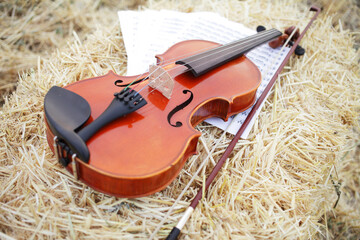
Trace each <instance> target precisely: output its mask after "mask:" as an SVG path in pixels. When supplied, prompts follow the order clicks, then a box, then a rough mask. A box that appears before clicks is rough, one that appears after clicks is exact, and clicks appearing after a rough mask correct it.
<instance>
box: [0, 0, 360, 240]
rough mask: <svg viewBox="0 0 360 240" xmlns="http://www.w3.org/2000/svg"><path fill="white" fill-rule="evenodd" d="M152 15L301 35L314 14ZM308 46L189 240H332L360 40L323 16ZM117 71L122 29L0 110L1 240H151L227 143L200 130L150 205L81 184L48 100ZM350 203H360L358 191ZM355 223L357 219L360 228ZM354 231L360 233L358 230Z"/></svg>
mask: <svg viewBox="0 0 360 240" xmlns="http://www.w3.org/2000/svg"><path fill="white" fill-rule="evenodd" d="M146 7H147V8H152V9H160V8H168V9H176V10H180V11H184V12H190V11H199V10H209V11H217V12H219V13H221V14H222V15H224V16H226V17H228V18H229V19H231V20H234V21H238V22H242V23H243V24H245V25H246V26H248V27H252V28H255V27H256V25H258V24H264V23H266V24H269V26H267V27H276V28H278V29H284V28H285V27H286V26H289V25H297V26H300V28H301V29H303V27H304V25H305V24H306V21H304V20H303V19H304V17H305V16H306V13H307V9H308V6H306V5H305V4H300V3H299V4H297V5H286V6H284V5H283V3H282V2H277V1H275V2H273V4H272V5H271V6H270V5H267V4H266V3H265V2H260V1H252V2H248V1H246V2H239V1H231V0H229V1H226V2H224V1H218V2H214V1H212V2H211V4H210V2H209V3H207V4H204V5H197V6H194V4H193V2H192V1H184V2H182V4H181V5H179V4H176V2H172V1H156V2H154V1H150V2H147V5H146ZM308 18H309V16H307V19H308ZM299 20H301V21H300V22H299ZM270 25H271V26H270ZM301 44H302V46H303V47H305V49H306V51H307V53H306V55H305V56H303V57H301V58H298V57H295V56H294V57H293V58H292V59H291V61H290V63H289V66H288V67H287V69H286V70H285V71H284V72H283V73H282V74H281V77H280V81H278V83H277V84H276V86H275V87H274V89H273V92H272V94H271V96H270V97H269V100H268V101H267V103H266V104H265V106H264V108H263V111H262V112H261V113H260V116H259V118H258V120H257V121H256V123H255V126H254V129H253V131H252V133H251V135H250V137H249V139H248V140H241V141H239V142H238V144H237V146H236V148H235V150H234V152H233V154H232V155H231V157H230V158H229V159H228V162H227V163H226V164H225V166H224V168H223V170H222V171H221V172H220V173H219V176H218V177H217V178H216V181H215V182H214V184H213V185H212V186H211V187H210V189H209V192H208V194H207V195H206V197H204V199H203V200H202V201H201V204H200V206H199V207H198V208H197V209H196V210H195V212H194V214H193V216H192V218H191V219H190V221H189V222H188V224H187V225H186V228H185V229H184V230H183V233H184V235H183V236H184V238H186V239H203V238H211V239H226V238H244V239H249V238H250V239H251V238H266V239H267V238H275V239H283V238H288V239H294V238H300V239H307V238H313V237H315V236H317V237H321V236H324V237H326V238H330V237H331V234H332V233H331V232H329V231H328V227H329V222H328V219H330V218H329V215H328V213H329V211H330V210H331V209H332V207H333V205H334V203H335V201H336V193H335V190H334V186H333V183H332V180H334V181H335V183H336V181H339V180H340V179H341V177H342V175H341V174H338V175H337V174H336V173H337V172H339V171H340V172H341V171H342V170H344V171H351V170H353V169H351V166H353V165H352V164H356V161H357V162H358V161H359V158H358V157H357V158H355V156H358V152H356V144H359V143H358V141H359V140H358V139H359V111H360V103H359V97H360V96H359V94H360V81H359V66H358V64H357V61H358V55H357V54H358V53H357V52H356V51H355V50H354V49H353V48H352V46H353V44H354V41H353V38H352V34H351V33H350V32H348V31H345V30H343V29H342V28H341V26H339V27H337V28H334V27H333V26H332V17H331V16H328V15H322V16H320V18H319V19H318V20H317V21H316V22H315V23H314V24H313V26H312V27H311V28H310V30H309V31H308V33H307V34H306V36H305V38H304V40H303V41H302V43H301ZM109 69H112V70H113V71H115V72H116V73H118V74H120V75H121V74H124V73H125V71H126V53H125V49H124V45H123V42H122V37H121V35H120V33H119V26H118V23H117V22H115V21H114V23H113V24H112V25H110V26H105V27H102V28H99V29H98V30H97V31H95V32H94V33H93V34H92V35H89V36H87V40H86V41H82V40H80V38H76V39H75V40H74V42H73V43H72V44H70V45H69V46H66V47H63V48H61V49H59V50H58V51H56V52H54V53H53V54H52V56H51V57H50V58H49V59H48V60H47V59H40V58H39V59H38V61H37V66H36V67H35V68H34V69H33V70H31V71H29V72H27V73H24V74H22V75H21V76H20V79H19V83H18V88H17V89H16V91H15V92H14V93H13V94H12V95H11V97H9V98H7V99H6V101H5V104H4V107H3V110H2V112H1V123H0V124H1V125H0V127H1V129H2V130H1V132H0V139H1V144H0V156H1V158H0V159H1V163H0V186H2V191H1V192H0V236H1V238H4V239H11V238H21V239H27V238H31V237H35V238H54V239H59V238H73V239H75V238H81V239H82V238H94V239H111V238H145V239H146V238H148V237H149V236H150V234H151V233H152V232H153V231H154V230H155V228H156V227H157V225H158V224H159V222H160V221H161V219H162V217H163V216H164V215H165V214H166V212H167V211H168V210H169V208H170V207H171V206H172V204H173V202H174V201H175V199H176V198H177V196H178V195H179V193H180V192H181V191H182V189H183V186H184V183H186V182H188V181H189V179H190V177H191V175H192V174H193V173H194V172H195V171H196V170H197V167H198V166H199V165H200V163H201V161H202V160H204V159H205V158H206V154H207V149H211V147H212V146H213V145H214V142H215V141H216V139H217V138H218V137H219V136H220V135H221V131H220V130H218V129H216V128H214V127H210V126H208V125H206V124H201V125H200V126H198V129H199V130H201V131H202V133H203V136H202V138H201V141H200V143H199V146H198V150H199V152H200V154H199V155H197V156H194V157H192V158H191V159H189V161H188V162H187V164H186V166H185V167H184V169H183V171H182V172H181V173H180V175H179V177H177V178H176V180H175V181H174V182H173V183H172V184H171V185H170V186H169V187H167V188H166V189H165V190H163V191H161V192H159V193H156V194H154V195H151V196H148V197H143V198H138V199H121V198H115V197H110V196H106V195H104V194H101V193H98V192H96V191H94V190H92V189H90V188H88V187H87V186H85V185H83V184H82V183H80V182H77V181H75V180H74V179H73V178H72V177H71V176H70V175H69V174H68V173H67V172H66V170H64V169H63V168H62V167H61V166H60V165H59V164H58V163H57V162H56V161H55V158H54V156H53V155H52V153H51V151H50V150H49V147H48V145H47V142H46V138H45V124H44V117H43V98H44V96H45V94H46V92H47V91H48V89H49V88H50V87H51V86H53V85H58V86H64V85H67V84H69V83H72V82H75V81H79V80H81V79H84V78H88V77H94V76H98V75H102V74H105V73H106V72H107V71H108V70H109ZM230 140H231V136H230V135H227V137H226V138H225V139H223V140H222V141H221V144H220V146H219V147H218V149H216V151H215V152H214V153H213V155H212V158H213V159H214V161H216V160H217V159H218V158H219V156H220V155H221V153H222V152H223V151H224V150H225V148H226V146H227V144H228V143H229V141H230ZM205 146H206V147H205ZM356 154H357V155H356ZM357 164H358V163H357ZM212 167H213V165H212V163H211V161H210V162H209V163H208V164H207V166H206V169H205V170H204V171H202V174H201V175H200V176H199V177H197V179H196V181H195V183H194V184H193V185H192V186H191V187H190V189H188V190H187V192H186V193H185V196H184V199H182V200H181V201H180V204H179V205H178V206H177V207H176V211H175V212H174V213H173V214H172V215H171V217H170V219H168V220H167V221H166V223H165V225H164V226H163V227H162V228H161V230H160V231H159V232H158V234H157V237H158V238H161V237H164V236H166V235H167V233H168V232H169V231H170V230H171V228H172V227H173V226H174V225H175V224H176V221H177V220H178V219H179V218H180V217H181V213H182V212H183V211H184V209H185V208H186V206H187V203H188V200H189V199H191V198H193V197H194V195H195V194H196V191H197V189H198V188H199V187H200V186H201V185H202V183H203V178H204V174H205V175H206V174H208V172H209V171H210V170H211V169H212ZM358 183H359V182H358V181H357V182H353V183H349V184H348V185H349V186H354V184H355V185H356V184H358ZM350 189H351V188H350ZM354 189H355V188H352V189H351V190H354ZM352 194H353V195H352V196H353V199H354V201H355V202H356V201H358V202H359V199H360V197H359V193H358V192H355V191H353V193H352ZM344 201H345V198H342V199H341V200H340V203H339V206H343V207H342V208H341V209H342V211H348V209H347V208H348V206H351V204H352V203H344ZM352 209H353V216H356V214H357V216H359V209H354V208H352ZM322 219H323V220H322ZM353 219H355V220H356V218H355V217H354V218H353ZM356 224H359V221H358V219H357V222H355V225H352V226H356ZM344 226H348V225H344ZM357 226H358V225H357ZM353 230H354V232H353V234H355V235H356V234H359V231H358V229H357V230H356V229H353Z"/></svg>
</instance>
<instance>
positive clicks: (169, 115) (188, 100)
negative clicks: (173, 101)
mask: <svg viewBox="0 0 360 240" xmlns="http://www.w3.org/2000/svg"><path fill="white" fill-rule="evenodd" d="M183 93H184V94H188V93H190V96H189V98H188V99H187V100H186V101H185V102H183V103H182V104H180V105H178V106H176V107H175V108H174V109H173V110H171V112H170V113H169V114H168V116H167V120H168V123H169V124H170V125H171V126H173V127H181V126H182V125H183V124H182V122H179V121H177V122H176V123H175V124H172V123H171V118H172V117H173V116H174V114H175V113H177V112H178V111H180V110H182V109H184V108H185V107H186V106H187V105H189V104H190V103H191V102H192V100H193V98H194V95H193V93H192V92H191V91H190V90H184V91H183Z"/></svg>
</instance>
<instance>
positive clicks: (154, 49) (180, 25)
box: [118, 10, 290, 138]
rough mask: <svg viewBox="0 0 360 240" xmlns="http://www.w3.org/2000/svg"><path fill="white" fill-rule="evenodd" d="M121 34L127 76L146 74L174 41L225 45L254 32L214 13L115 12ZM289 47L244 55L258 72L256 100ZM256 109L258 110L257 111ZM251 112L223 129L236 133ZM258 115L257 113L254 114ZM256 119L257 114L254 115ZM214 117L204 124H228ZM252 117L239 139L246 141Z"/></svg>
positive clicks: (254, 51) (241, 115)
mask: <svg viewBox="0 0 360 240" xmlns="http://www.w3.org/2000/svg"><path fill="white" fill-rule="evenodd" d="M118 15H119V20H120V27H121V32H122V35H123V39H124V44H125V48H126V52H127V55H128V66H127V75H129V76H130V75H137V74H141V73H144V72H146V71H148V68H149V66H150V65H151V64H155V63H156V59H155V57H154V56H155V55H157V54H162V53H164V52H165V51H166V50H167V49H168V48H169V47H171V46H172V45H174V44H175V43H177V42H181V41H184V40H191V39H202V40H209V41H213V42H217V43H220V44H226V43H229V42H232V41H235V40H238V39H240V38H244V37H246V36H249V35H253V34H255V33H256V31H255V30H251V29H249V28H246V27H245V26H243V25H242V24H240V23H236V22H232V21H229V20H227V19H226V18H224V17H221V16H220V15H219V14H217V13H213V12H194V13H182V12H176V11H169V10H161V11H154V10H146V11H119V12H118ZM289 50H290V48H287V47H286V48H284V49H283V51H281V52H280V48H279V49H272V48H270V47H269V46H268V45H267V44H263V45H262V46H260V47H257V48H255V49H254V50H252V51H250V52H249V53H247V54H246V56H247V57H248V58H249V59H250V60H251V61H253V62H254V63H255V64H256V65H257V67H258V68H259V69H260V71H261V74H262V82H261V85H260V87H259V88H258V90H257V93H256V96H257V99H258V97H259V96H260V95H261V93H262V92H263V91H264V89H265V88H266V86H267V84H268V83H269V81H270V80H271V78H272V77H273V75H274V74H275V72H276V70H277V69H278V68H279V66H280V64H281V62H282V61H283V60H284V58H285V57H286V55H287V53H288V51H289ZM260 109H261V108H259V110H258V111H260ZM250 111H251V108H250V109H248V110H247V111H244V112H242V113H239V114H238V115H236V116H234V117H233V118H235V120H234V122H233V123H232V124H231V126H230V128H229V129H228V130H227V131H228V132H230V133H232V134H236V132H237V131H238V129H239V128H240V127H241V125H242V124H243V122H244V121H245V119H246V116H247V115H248V113H249V112H250ZM257 114H258V113H257ZM256 116H257V115H256ZM231 120H232V118H231V119H229V121H227V122H224V121H222V120H221V119H218V118H211V119H208V120H206V122H208V123H210V124H212V125H214V126H217V127H219V128H221V129H223V130H225V129H226V127H227V126H228V125H229V124H230V122H231ZM254 122H255V117H254V119H253V120H252V121H251V123H250V124H249V125H248V127H247V128H246V130H245V132H244V133H243V135H242V136H241V137H242V138H247V136H248V134H249V132H250V130H251V128H252V126H253V124H254Z"/></svg>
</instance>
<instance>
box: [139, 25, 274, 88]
mask: <svg viewBox="0 0 360 240" xmlns="http://www.w3.org/2000/svg"><path fill="white" fill-rule="evenodd" d="M271 30H275V31H277V30H276V29H271ZM269 31H270V30H269ZM275 31H272V32H268V34H266V35H265V36H261V38H260V36H256V38H254V39H249V40H247V41H244V42H241V43H238V44H235V45H233V46H230V47H228V48H226V49H222V50H221V51H217V52H215V53H212V54H210V55H206V56H203V57H200V58H198V59H196V60H193V61H190V62H188V63H189V64H190V63H193V62H196V61H199V60H200V59H204V58H208V57H210V56H212V55H217V54H219V53H221V52H224V51H227V50H229V49H231V48H236V47H238V46H237V45H240V44H242V45H243V46H242V47H243V48H244V49H242V50H245V49H246V48H247V47H249V46H252V45H254V44H255V43H254V40H255V41H258V40H259V39H262V38H264V37H268V36H271V35H272V34H273V32H275ZM269 41H270V40H269ZM245 43H246V44H245ZM258 43H259V42H256V44H258ZM222 57H223V56H222V55H221V56H217V57H216V58H215V59H219V58H222ZM171 63H173V61H172V62H171ZM171 63H170V64H171ZM170 64H169V65H170ZM205 64H207V63H206V62H205V63H203V64H200V65H199V66H203V65H205ZM163 66H168V65H160V66H159V67H163ZM181 67H183V65H179V66H177V67H174V68H172V70H174V69H178V68H181ZM191 70H192V69H191V68H190V69H189V68H188V69H186V70H185V71H184V72H183V73H185V72H188V71H191ZM155 71H156V70H154V71H153V72H151V73H150V74H149V76H151V74H153V73H154V72H155ZM165 72H166V71H164V72H163V73H161V74H160V75H159V76H157V77H156V78H154V79H152V80H150V81H149V82H148V83H147V84H146V85H144V86H143V87H142V88H141V89H140V90H139V91H138V92H137V93H136V94H135V95H137V94H139V93H140V92H141V91H143V90H144V89H145V87H147V86H148V85H149V84H150V83H151V82H152V81H155V80H157V79H158V78H160V77H161V76H162V75H163V74H165ZM134 81H135V80H134ZM134 81H133V82H134ZM139 84H140V83H138V84H137V85H136V86H135V87H134V88H133V89H135V88H136V87H137V86H138V85H139ZM161 85H162V84H161ZM158 87H159V86H157V87H155V88H154V89H155V90H156V89H157V88H158Z"/></svg>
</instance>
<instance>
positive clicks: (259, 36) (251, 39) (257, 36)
mask: <svg viewBox="0 0 360 240" xmlns="http://www.w3.org/2000/svg"><path fill="white" fill-rule="evenodd" d="M276 31H278V30H276V29H274V28H273V29H270V30H267V31H266V32H264V33H262V32H260V33H258V34H255V35H251V36H248V37H245V38H242V39H240V40H238V42H237V43H236V41H235V42H230V43H227V44H225V45H222V46H219V47H215V48H214V47H209V48H204V49H200V50H198V51H195V52H192V53H186V54H183V55H182V56H177V57H176V58H172V59H168V60H166V61H164V62H163V63H162V64H161V65H159V66H158V67H166V66H169V65H170V64H172V63H174V62H175V60H179V58H180V59H181V58H182V57H183V56H187V55H189V54H193V53H196V52H200V53H199V54H201V53H205V52H206V50H208V49H209V50H216V49H217V48H219V49H220V48H221V50H219V51H216V52H214V53H212V54H210V55H206V56H203V57H200V58H198V59H196V60H193V61H190V62H189V63H193V62H195V61H198V60H201V59H204V58H208V57H211V56H212V55H217V54H219V53H221V52H224V51H227V50H229V49H232V48H236V47H238V45H241V44H245V43H249V42H250V45H251V44H253V43H254V41H258V40H260V39H263V38H264V37H268V36H271V35H272V34H274V33H275V32H276ZM234 43H235V45H232V44H234ZM229 45H232V46H229ZM226 46H228V47H227V48H226ZM224 47H225V48H224ZM242 47H245V48H246V47H248V45H244V46H242ZM221 57H222V56H218V57H217V58H215V59H218V58H221ZM164 63H165V64H164ZM204 64H206V63H204ZM204 64H201V65H200V66H203V65H204ZM182 66H183V65H179V66H177V67H174V68H173V69H172V70H174V69H178V68H181V67H182ZM155 71H156V69H155V70H154V71H153V72H151V73H149V74H148V76H150V75H152V74H153V73H154V72H155ZM187 71H191V69H187V70H186V71H184V72H187ZM145 74H146V73H143V74H141V75H140V76H139V77H137V78H136V79H135V80H133V81H132V82H131V83H130V84H129V85H128V86H127V87H126V88H125V89H127V88H128V87H130V86H131V85H132V84H133V83H134V82H136V81H137V80H139V79H141V77H142V76H144V75H145ZM156 79H157V78H155V79H153V81H154V80H156ZM141 82H142V81H141ZM141 82H139V83H137V84H136V85H135V87H134V88H133V90H134V89H135V88H136V87H137V86H138V85H139V84H140V83H141ZM149 82H150V81H149ZM141 90H143V88H142V89H141ZM139 92H140V91H139ZM139 92H138V93H139Z"/></svg>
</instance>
